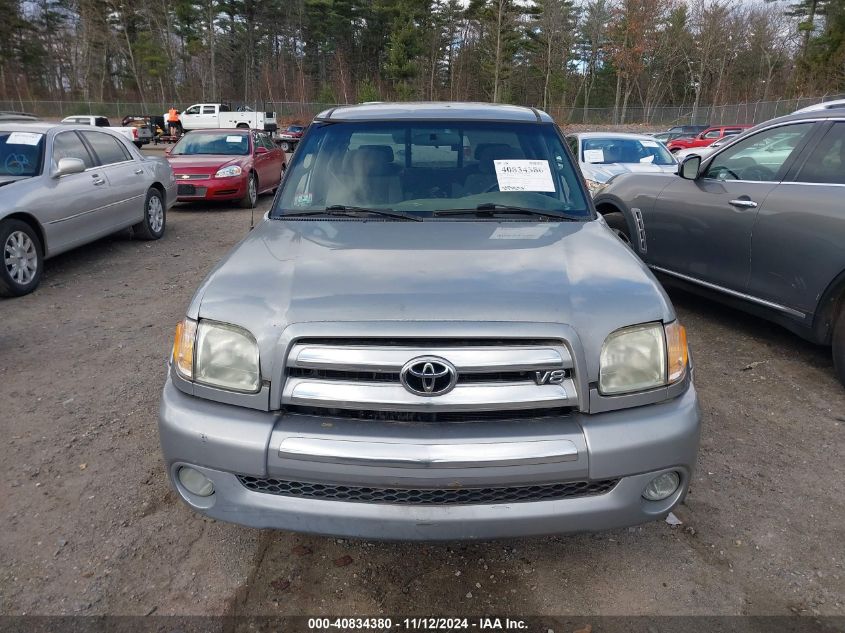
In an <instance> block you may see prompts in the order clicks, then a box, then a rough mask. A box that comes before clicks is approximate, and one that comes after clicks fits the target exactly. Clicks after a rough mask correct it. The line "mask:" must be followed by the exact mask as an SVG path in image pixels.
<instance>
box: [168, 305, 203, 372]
mask: <svg viewBox="0 0 845 633" xmlns="http://www.w3.org/2000/svg"><path fill="white" fill-rule="evenodd" d="M196 336H197V322H196V321H194V320H193V319H189V318H187V317H185V318H184V319H182V320H181V321H179V323H177V324H176V336H175V337H174V338H173V364H174V365H175V366H176V371H177V372H178V373H179V375H180V376H182V378H185V379H187V380H193V379H194V340H195V339H196Z"/></svg>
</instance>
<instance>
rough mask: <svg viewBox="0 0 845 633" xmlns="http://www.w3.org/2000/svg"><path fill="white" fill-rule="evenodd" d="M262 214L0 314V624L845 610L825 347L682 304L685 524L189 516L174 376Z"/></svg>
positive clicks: (91, 271) (834, 418)
mask: <svg viewBox="0 0 845 633" xmlns="http://www.w3.org/2000/svg"><path fill="white" fill-rule="evenodd" d="M269 204H270V199H269V198H262V199H261V202H260V209H261V210H262V212H263V211H265V210H266V209H267V208H268V207H269ZM249 218H250V213H249V211H243V210H232V209H230V208H228V207H225V206H221V207H217V208H213V209H205V208H199V207H177V208H176V209H174V210H172V211H171V212H170V213H169V216H168V227H167V234H166V236H165V237H164V239H162V240H161V241H158V242H153V243H148V242H139V241H131V240H129V239H128V238H127V237H126V236H114V237H111V238H107V239H104V240H100V241H99V242H96V243H95V244H92V245H90V246H87V247H84V248H81V249H78V250H76V251H73V252H71V253H67V254H65V255H62V256H59V257H57V258H55V259H53V260H51V261H49V262H48V263H47V267H46V274H45V276H44V279H43V282H42V286H41V288H40V289H39V290H38V291H37V292H35V293H34V294H32V295H29V296H27V297H23V298H20V299H15V300H0V319H2V323H3V324H4V327H3V329H2V331H1V332H0V403H2V416H0V431H2V435H3V437H4V439H5V440H6V441H5V442H4V443H3V444H2V445H0V464H2V466H0V467H2V469H3V476H2V482H0V488H2V493H0V494H2V502H0V503H1V504H2V517H3V529H2V532H0V560H2V561H3V562H2V566H1V567H0V613H2V614H24V613H26V614H76V613H80V614H138V615H144V614H149V613H158V614H265V615H276V614H311V615H313V614H341V615H352V614H379V613H385V614H396V613H414V614H420V615H436V614H449V613H451V614H457V613H483V612H490V611H499V612H501V611H503V610H505V611H507V612H509V613H523V614H538V615H542V614H590V615H593V614H606V615H620V614H622V615H633V614H775V615H788V614H792V613H801V614H827V615H834V614H835V615H843V614H845V598H843V596H845V580H843V578H844V577H845V569H843V563H845V552H843V549H842V543H843V542H845V539H843V536H845V535H843V525H845V503H844V502H843V494H842V489H841V484H842V482H843V481H845V478H843V446H845V441H843V439H844V438H843V433H845V390H843V388H842V387H841V386H840V385H839V384H838V383H837V382H836V380H835V378H834V376H833V370H832V364H831V361H830V357H829V352H828V350H825V349H822V348H816V347H813V346H811V345H808V344H807V343H805V342H803V341H801V340H799V339H797V338H796V337H794V336H792V335H790V334H789V333H787V332H786V331H784V330H782V329H780V328H778V327H777V326H775V325H771V324H769V323H766V322H764V321H761V320H759V319H756V318H754V317H750V316H747V315H745V314H743V313H740V312H737V311H734V310H731V309H728V308H724V307H721V306H718V305H715V304H712V303H709V302H707V301H704V300H701V299H698V298H695V297H693V296H691V295H687V294H684V293H680V292H675V291H672V293H671V294H672V298H673V300H674V301H675V304H676V306H677V308H678V311H679V313H680V316H681V318H682V320H683V321H684V322H685V323H686V325H687V326H688V328H689V336H690V343H691V347H692V350H693V354H694V357H695V360H696V362H697V367H696V383H697V386H698V389H699V393H700V395H701V402H702V408H703V414H704V427H703V433H702V446H701V453H700V459H699V468H698V472H697V474H696V477H695V480H694V482H693V485H692V491H691V493H690V495H689V497H688V500H687V503H686V505H685V506H683V507H682V508H681V509H680V510H679V511H678V512H677V515H678V517H679V518H680V519H681V520H682V521H683V525H680V526H677V527H671V526H669V525H668V524H667V523H665V522H658V523H651V524H648V525H644V526H642V527H637V528H631V529H625V530H617V531H611V532H605V533H600V534H593V535H581V536H574V537H566V538H542V539H530V540H518V541H516V540H515V541H499V542H490V543H472V544H461V543H457V544H451V545H448V544H438V545H425V544H423V545H420V544H411V545H409V544H383V543H371V542H359V541H343V540H337V539H329V538H321V537H312V536H305V535H297V534H290V533H285V532H271V531H259V530H253V529H247V528H241V527H237V526H234V525H227V524H223V523H217V522H214V521H211V520H207V519H204V518H202V517H200V516H198V515H196V514H194V513H193V512H191V511H190V510H189V509H188V508H187V506H185V505H183V504H182V503H181V502H180V501H179V500H178V499H177V498H176V496H175V495H174V493H173V492H171V490H170V488H169V486H168V484H167V481H166V478H165V473H164V471H163V467H162V463H161V458H160V455H159V448H158V437H157V432H156V414H157V408H158V400H159V393H160V389H161V386H162V383H163V380H164V373H165V359H166V357H167V355H168V353H169V349H170V345H171V337H172V332H173V326H174V324H175V323H176V321H177V320H178V319H180V318H181V316H182V315H183V313H184V309H185V308H186V306H187V302H188V300H189V298H190V296H191V294H192V293H193V291H194V289H195V288H196V286H197V284H198V283H199V282H200V280H201V279H202V278H203V276H204V275H205V274H206V273H207V271H208V270H209V269H210V268H211V266H212V265H213V264H214V263H215V262H216V261H217V260H218V259H219V258H220V257H221V256H222V255H223V254H224V253H225V252H226V251H227V250H228V249H229V248H230V247H231V246H232V245H233V244H235V243H236V242H237V241H238V240H239V239H240V238H241V237H243V236H244V235H245V234H246V233H247V231H248V229H249V221H250V219H249Z"/></svg>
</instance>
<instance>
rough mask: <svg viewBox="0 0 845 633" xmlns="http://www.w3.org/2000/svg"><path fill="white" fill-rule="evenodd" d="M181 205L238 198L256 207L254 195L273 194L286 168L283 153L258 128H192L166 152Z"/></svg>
mask: <svg viewBox="0 0 845 633" xmlns="http://www.w3.org/2000/svg"><path fill="white" fill-rule="evenodd" d="M167 159H168V161H170V166H171V167H172V168H173V173H174V174H175V175H176V185H177V190H176V196H177V200H179V201H180V202H191V201H197V200H238V201H239V202H240V205H241V206H242V207H244V208H247V209H251V208H253V207H254V206H255V204H256V202H257V200H258V196H259V194H261V193H264V192H272V191H275V190H276V188H277V187H278V186H279V183H281V181H282V174H283V173H284V170H285V166H286V159H285V153H284V152H283V151H282V150H281V149H279V148H278V147H276V144H275V143H273V141H272V139H271V138H270V137H269V136H268V135H267V134H265V133H264V132H259V131H257V130H241V129H237V130H197V131H194V132H189V133H188V134H186V135H185V136H183V137H182V138H181V139H180V140H179V142H178V143H176V145H174V146H173V147H172V148H171V149H170V150H169V151H168V152H167Z"/></svg>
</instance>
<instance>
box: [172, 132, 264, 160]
mask: <svg viewBox="0 0 845 633" xmlns="http://www.w3.org/2000/svg"><path fill="white" fill-rule="evenodd" d="M200 154H216V155H223V156H246V155H247V154H249V135H247V134H238V133H233V132H191V133H189V134H186V135H185V136H183V137H182V139H181V140H180V141H179V142H178V143H176V145H174V146H173V151H171V152H170V155H171V156H191V155H200Z"/></svg>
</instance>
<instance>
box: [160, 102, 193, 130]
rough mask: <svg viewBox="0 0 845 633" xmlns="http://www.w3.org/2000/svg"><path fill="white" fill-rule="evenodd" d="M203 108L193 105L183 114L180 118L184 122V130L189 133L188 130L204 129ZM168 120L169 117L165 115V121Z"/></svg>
mask: <svg viewBox="0 0 845 633" xmlns="http://www.w3.org/2000/svg"><path fill="white" fill-rule="evenodd" d="M201 107H202V106H200V105H192V106H191V107H190V108H188V109H186V110H185V111H184V112H183V113H182V116H180V117H179V119H180V120H181V122H182V129H183V130H185V131H186V132H187V131H188V130H199V129H202V114H201ZM166 119H167V115H165V120H166Z"/></svg>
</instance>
